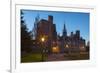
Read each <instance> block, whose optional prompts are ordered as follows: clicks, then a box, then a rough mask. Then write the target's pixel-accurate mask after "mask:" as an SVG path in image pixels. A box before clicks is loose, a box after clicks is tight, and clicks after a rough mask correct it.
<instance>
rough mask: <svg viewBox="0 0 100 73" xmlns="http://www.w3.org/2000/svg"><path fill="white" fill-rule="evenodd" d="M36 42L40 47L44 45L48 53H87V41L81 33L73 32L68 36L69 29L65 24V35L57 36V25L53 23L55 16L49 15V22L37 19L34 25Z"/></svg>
mask: <svg viewBox="0 0 100 73" xmlns="http://www.w3.org/2000/svg"><path fill="white" fill-rule="evenodd" d="M34 31H35V32H34V33H35V35H34V36H35V40H36V41H37V43H38V46H39V45H40V47H41V44H43V46H45V48H46V49H47V50H48V52H60V53H64V52H67V53H68V52H80V51H85V50H86V49H85V47H86V45H85V39H83V38H82V37H81V36H80V31H79V30H76V32H75V33H73V32H71V34H70V36H68V35H67V29H66V26H65V23H64V27H63V32H62V33H63V35H62V36H59V35H57V31H56V24H54V23H53V16H51V15H49V16H48V20H45V19H41V20H39V17H37V18H36V21H35V23H34Z"/></svg>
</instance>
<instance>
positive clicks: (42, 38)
mask: <svg viewBox="0 0 100 73" xmlns="http://www.w3.org/2000/svg"><path fill="white" fill-rule="evenodd" d="M41 42H42V46H43V43H44V42H45V38H44V37H41ZM43 53H44V49H43V48H42V61H44V60H43V58H44V56H43Z"/></svg>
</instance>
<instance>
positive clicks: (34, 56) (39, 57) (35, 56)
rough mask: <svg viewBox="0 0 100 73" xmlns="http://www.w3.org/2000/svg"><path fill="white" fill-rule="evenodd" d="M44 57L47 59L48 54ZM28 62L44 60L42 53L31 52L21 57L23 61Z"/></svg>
mask: <svg viewBox="0 0 100 73" xmlns="http://www.w3.org/2000/svg"><path fill="white" fill-rule="evenodd" d="M43 59H44V61H45V60H46V56H44V57H43ZM26 62H42V54H34V53H30V54H27V55H25V56H23V57H21V63H26Z"/></svg>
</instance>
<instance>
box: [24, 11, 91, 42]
mask: <svg viewBox="0 0 100 73" xmlns="http://www.w3.org/2000/svg"><path fill="white" fill-rule="evenodd" d="M22 11H23V13H24V20H25V23H26V25H27V27H28V29H29V31H31V30H32V29H33V27H34V21H35V18H36V17H37V16H38V15H39V17H40V20H41V19H46V20H48V15H52V16H53V23H54V24H56V30H57V34H61V35H62V32H63V27H64V23H65V25H66V29H67V33H68V35H70V33H71V32H72V31H73V32H74V33H75V32H76V30H80V35H81V37H82V38H84V39H86V41H89V24H90V22H89V20H90V14H89V13H82V12H81V13H80V12H56V11H55V12H54V11H35V10H22Z"/></svg>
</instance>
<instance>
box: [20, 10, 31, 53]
mask: <svg viewBox="0 0 100 73" xmlns="http://www.w3.org/2000/svg"><path fill="white" fill-rule="evenodd" d="M23 18H24V13H23V12H22V11H21V53H24V52H25V53H29V52H31V51H32V36H31V34H30V32H28V28H27V26H26V24H25V21H24V19H23Z"/></svg>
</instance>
